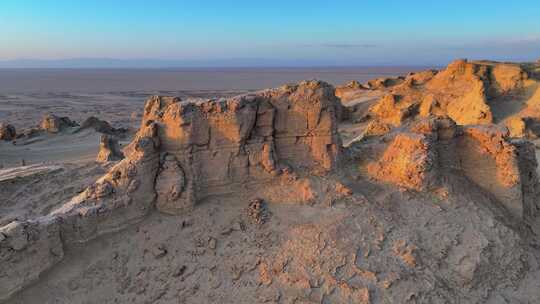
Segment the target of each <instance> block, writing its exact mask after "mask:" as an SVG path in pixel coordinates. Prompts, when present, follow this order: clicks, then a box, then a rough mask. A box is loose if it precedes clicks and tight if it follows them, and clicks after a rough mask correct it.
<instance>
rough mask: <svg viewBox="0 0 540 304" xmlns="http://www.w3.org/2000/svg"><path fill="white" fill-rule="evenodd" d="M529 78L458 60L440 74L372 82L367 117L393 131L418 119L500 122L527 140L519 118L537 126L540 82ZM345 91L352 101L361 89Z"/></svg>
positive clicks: (500, 66) (527, 73) (522, 69)
mask: <svg viewBox="0 0 540 304" xmlns="http://www.w3.org/2000/svg"><path fill="white" fill-rule="evenodd" d="M534 75H535V73H534V71H532V68H531V67H529V66H527V65H520V64H512V63H498V62H492V61H473V62H469V61H467V60H465V59H460V60H456V61H454V62H452V63H451V64H450V65H448V67H447V68H446V69H443V70H442V71H440V72H436V71H433V70H427V71H424V72H418V73H411V74H409V75H407V76H406V77H402V78H396V79H378V80H376V81H371V82H370V85H368V87H369V88H370V89H371V90H375V91H378V92H381V93H383V94H384V96H383V97H381V98H380V99H379V101H378V102H377V103H375V104H373V105H372V106H371V107H370V108H369V113H368V114H367V116H369V119H370V120H379V121H380V122H382V123H386V124H390V125H392V126H393V127H398V126H401V125H403V124H404V123H405V122H408V121H413V120H415V119H419V118H423V117H429V116H441V117H444V116H448V117H450V118H451V119H452V120H454V121H455V122H456V123H457V124H459V125H472V124H491V123H500V124H502V125H508V127H509V128H511V129H512V134H513V135H516V136H529V135H532V134H534V133H535V132H534V131H531V132H529V131H525V129H524V128H525V121H524V122H522V123H520V122H519V119H522V120H527V126H531V125H533V124H534V123H533V122H534V121H540V82H539V81H538V80H537V79H535V78H534ZM349 91H350V92H348V94H349V95H354V96H356V97H357V98H358V94H360V93H362V92H363V91H364V90H363V89H360V88H357V89H350V90H349ZM355 94H356V95H355ZM362 94H363V93H362ZM355 106H357V105H355ZM349 111H350V110H349ZM520 125H521V127H520ZM527 128H529V127H527ZM529 130H530V129H529Z"/></svg>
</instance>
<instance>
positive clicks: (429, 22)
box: [0, 0, 540, 65]
mask: <svg viewBox="0 0 540 304" xmlns="http://www.w3.org/2000/svg"><path fill="white" fill-rule="evenodd" d="M539 16H540V1H538V0H536V1H528V0H522V1H517V0H516V1H508V0H506V1H499V0H492V1H484V0H468V1H462V0H447V1H434V0H432V1H422V0H418V1H414V0H412V1H404V0H402V1H394V0H385V1H362V0H356V1H337V0H335V1H330V0H327V1H319V0H311V1H303V0H289V1H278V0H274V1H255V0H250V1H234V0H228V1H225V0H221V1H217V0H214V1H202V0H191V1H183V0H177V1H172V0H162V1H150V0H146V1H143V0H93V1H88V0H86V1H82V0H69V1H68V0H56V1H52V0H1V1H0V60H13V59H21V58H25V59H45V60H61V59H70V58H115V59H123V60H129V62H137V61H142V60H148V59H152V60H159V61H160V62H164V63H166V62H170V63H175V64H182V63H191V64H201V65H212V64H215V65H228V64H229V65H257V64H261V65H440V64H446V63H447V62H448V61H450V60H452V59H453V58H457V57H468V58H472V59H479V58H485V59H494V60H512V61H527V60H534V59H537V58H540V18H539Z"/></svg>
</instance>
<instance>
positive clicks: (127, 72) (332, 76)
mask: <svg viewBox="0 0 540 304" xmlns="http://www.w3.org/2000/svg"><path fill="white" fill-rule="evenodd" d="M428 68H434V67H425V66H418V67H412V66H409V67H357V68H354V67H353V68H351V67H346V68H345V67H326V68H320V67H316V68H167V69H124V68H119V69H89V68H87V69H0V95H2V94H4V95H5V94H27V93H40V92H70V93H98V94H102V93H110V92H124V91H125V92H140V91H146V92H160V91H182V90H218V91H219V90H258V89H265V88H271V87H276V86H280V85H283V84H286V83H292V82H298V81H301V80H307V79H319V80H322V81H326V82H329V83H331V84H333V85H338V84H342V83H345V82H348V81H350V80H357V81H360V82H365V81H368V80H370V79H374V78H378V77H391V76H399V75H405V74H407V73H409V72H413V71H419V70H425V69H428Z"/></svg>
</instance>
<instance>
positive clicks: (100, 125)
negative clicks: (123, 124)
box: [77, 116, 127, 135]
mask: <svg viewBox="0 0 540 304" xmlns="http://www.w3.org/2000/svg"><path fill="white" fill-rule="evenodd" d="M85 129H94V130H95V131H96V132H99V133H103V134H109V135H122V134H124V133H125V132H126V131H127V130H126V129H123V128H121V129H117V128H113V127H112V126H111V124H109V123H108V122H107V121H105V120H101V119H99V118H97V117H95V116H90V117H88V118H87V119H85V120H84V121H83V122H82V124H81V126H80V127H79V128H78V129H77V132H79V131H82V130H85Z"/></svg>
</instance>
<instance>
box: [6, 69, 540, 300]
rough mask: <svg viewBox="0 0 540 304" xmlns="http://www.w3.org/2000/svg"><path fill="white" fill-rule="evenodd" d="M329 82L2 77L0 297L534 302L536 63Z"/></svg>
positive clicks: (539, 77) (539, 114)
mask: <svg viewBox="0 0 540 304" xmlns="http://www.w3.org/2000/svg"><path fill="white" fill-rule="evenodd" d="M324 80H325V79H324V78H323V79H322V80H306V81H301V82H298V83H292V84H286V85H282V86H279V87H276V88H273V89H264V90H255V88H253V87H251V86H247V87H238V88H237V89H234V90H233V89H227V90H225V89H223V88H216V89H215V90H210V89H201V88H195V87H194V88H190V89H188V90H183V91H180V90H165V89H163V88H155V89H154V90H157V91H158V92H155V91H153V89H151V88H148V87H143V88H141V91H139V92H135V93H134V92H121V91H116V92H113V91H110V92H108V93H107V94H105V95H106V96H107V98H104V97H103V96H104V95H103V94H99V96H98V95H97V94H96V93H95V92H86V93H84V94H83V93H72V94H68V93H62V94H60V93H51V92H47V93H44V92H39V91H36V92H33V93H28V94H22V93H20V92H0V95H1V96H0V303H325V304H327V303H492V304H495V303H540V300H539V299H540V184H539V178H538V177H539V174H540V171H539V169H538V163H537V159H538V157H539V156H538V155H539V154H538V153H539V152H540V146H539V145H540V138H539V137H540V63H519V64H518V63H501V62H492V61H467V60H456V61H454V62H452V63H451V64H450V65H448V66H447V67H445V68H442V69H440V70H425V71H416V72H410V73H408V74H404V75H402V76H397V77H388V78H377V79H372V80H366V79H351V81H350V82H347V83H343V84H341V85H333V84H329V83H327V82H325V81H324ZM162 89H163V90H162ZM150 93H158V95H154V96H150V97H148V98H147V96H148V95H150ZM55 94H60V95H55ZM143 100H146V101H144V102H143Z"/></svg>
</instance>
